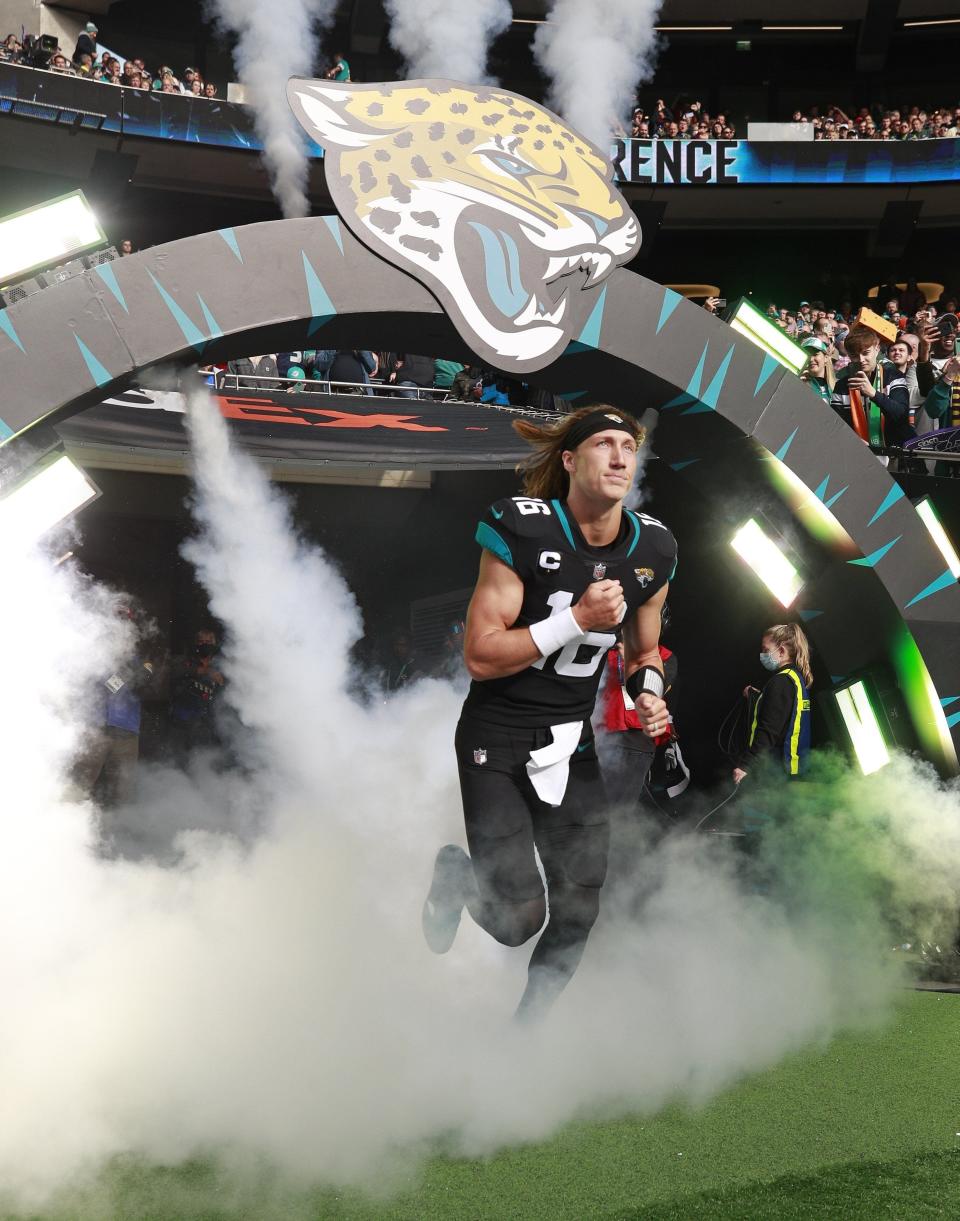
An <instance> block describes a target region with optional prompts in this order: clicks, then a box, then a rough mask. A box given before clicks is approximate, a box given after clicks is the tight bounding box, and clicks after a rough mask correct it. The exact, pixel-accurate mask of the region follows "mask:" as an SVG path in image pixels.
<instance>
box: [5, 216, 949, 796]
mask: <svg viewBox="0 0 960 1221" xmlns="http://www.w3.org/2000/svg"><path fill="white" fill-rule="evenodd" d="M584 291H585V293H589V294H590V297H589V302H588V306H587V310H586V312H585V315H584V316H585V317H586V322H585V323H584V325H583V327H582V330H581V332H580V334H579V336H578V338H577V339H576V340H575V341H574V342H572V343H570V344H569V345H568V347H567V349H566V351H565V352H564V353H563V354H562V356H561V357H560V358H559V359H558V360H556V361H554V362H553V363H552V364H551V365H548V366H547V367H546V368H544V369H542V370H540V371H539V372H538V373H535V374H531V375H529V378H528V380H530V381H533V382H535V383H537V384H539V385H542V386H544V387H546V388H548V389H551V390H554V391H555V392H558V393H561V394H563V395H564V397H565V398H567V399H568V400H569V401H570V402H571V404H572V405H576V402H577V400H578V399H580V398H582V399H583V400H584V401H587V399H588V397H589V398H596V399H601V400H603V401H607V402H612V403H619V404H621V405H622V406H624V407H631V408H632V409H634V410H637V409H638V408H639V407H643V408H648V407H649V408H654V409H656V410H657V411H658V412H659V423H658V425H657V430H656V437H655V448H656V452H657V455H658V457H659V458H661V459H662V460H663V461H665V462H666V463H667V464H668V465H669V466H670V467H672V469H673V470H675V471H677V472H678V474H679V475H680V477H682V478H684V479H688V480H691V481H692V482H693V483H694V484H696V485H698V486H699V488H700V490H702V491H703V492H704V493H705V494H706V495H708V496H716V495H718V494H720V493H725V494H729V493H730V492H731V490H734V491H737V492H738V494H740V495H741V496H742V498H743V499H744V500H749V499H750V498H751V497H752V496H753V495H754V494H755V490H756V488H757V487H758V471H761V470H762V472H763V477H764V478H766V477H767V475H768V474H769V473H770V472H773V477H774V481H775V482H776V481H777V480H779V481H780V484H781V485H782V489H781V490H782V497H783V499H784V500H785V501H786V502H787V503H788V504H792V507H793V509H795V510H796V512H797V515H798V517H799V518H800V519H803V518H804V513H805V512H809V511H811V506H812V509H813V512H814V516H815V517H817V516H818V517H819V519H820V520H819V525H817V523H814V526H813V527H811V528H812V529H813V531H814V533H816V531H817V529H820V530H821V533H823V535H824V537H823V538H822V540H821V541H822V544H823V547H822V549H823V562H822V564H821V565H820V572H819V574H818V575H817V576H815V577H814V578H813V579H812V580H811V581H809V582H808V584H807V585H806V586H805V588H804V590H803V592H802V594H801V598H800V601H799V603H798V606H797V611H798V613H799V614H800V616H801V617H802V618H803V619H804V621H805V622H806V624H807V626H808V628H809V631H810V634H811V635H812V637H813V638H814V642H815V644H816V645H817V648H818V651H819V652H820V653H821V655H822V656H823V658H824V661H825V663H826V665H827V666H828V667H829V669H830V671H831V673H832V674H833V675H834V676H835V677H837V678H840V677H844V676H846V675H847V674H849V673H850V672H851V671H852V670H854V669H856V668H857V667H858V666H859V665H865V664H867V663H868V662H869V661H870V660H875V658H874V659H871V658H870V657H869V656H859V655H858V652H857V649H858V643H859V641H860V639H861V637H862V635H863V633H862V631H861V627H862V625H863V623H864V622H866V621H867V620H868V619H869V620H870V621H871V623H872V624H873V627H874V628H876V629H877V630H879V632H880V634H881V635H882V636H883V638H884V643H883V646H882V651H883V653H884V654H885V656H886V657H887V658H888V659H889V660H890V661H891V663H892V664H893V666H894V669H895V672H896V675H897V678H898V681H899V684H900V687H901V689H902V691H903V694H904V697H905V701H906V704H907V707H908V710H909V713H910V717H911V720H912V722H913V726H914V729H915V731H916V736H917V739H918V740H919V742H920V745H921V749H922V751H923V753H924V754H925V756H926V757H927V758H929V759H931V760H932V761H933V762H935V763H936V764H937V766H938V767H939V768H940V769H941V770H942V771H944V772H947V773H950V772H956V770H957V754H958V748H960V665H958V663H957V660H956V659H957V657H958V656H960V585H958V584H957V582H956V581H955V580H954V578H953V577H952V575H951V573H950V572H949V570H947V569H945V565H944V560H943V557H942V556H941V554H940V552H939V551H938V550H937V548H936V547H935V545H934V543H933V542H932V540H931V538H930V535H929V534H928V532H927V531H926V529H925V528H924V526H923V524H922V522H921V520H920V518H919V516H918V515H917V513H916V511H915V510H914V508H913V506H912V505H911V503H910V501H909V500H908V499H906V497H905V496H904V493H903V491H902V490H901V488H900V487H899V486H898V485H897V484H896V482H895V481H894V480H893V479H892V478H891V477H890V476H889V475H888V474H887V472H886V470H885V469H884V468H883V467H882V466H881V465H880V463H878V462H877V460H876V458H875V457H874V456H873V455H872V454H871V453H870V451H869V450H868V449H867V447H866V446H865V445H863V443H862V442H861V441H860V440H859V438H858V437H857V436H856V435H855V434H854V433H853V432H852V430H850V429H849V428H847V427H846V426H845V425H844V423H843V422H842V421H841V420H840V419H839V418H838V417H837V416H836V415H835V414H834V413H833V412H832V411H831V410H830V409H829V407H827V406H826V405H825V404H823V403H822V402H821V401H820V399H819V398H818V397H817V396H816V395H814V394H813V393H811V391H810V390H809V389H808V388H807V387H806V386H804V385H803V384H802V383H801V382H800V381H799V380H798V379H797V378H795V377H793V376H792V375H790V374H788V373H786V372H785V371H784V370H783V369H782V368H781V367H780V366H779V365H778V364H777V363H776V362H775V361H773V360H772V359H771V358H770V357H768V356H766V355H765V354H764V353H763V352H762V351H761V350H760V349H759V348H757V347H756V346H755V345H753V344H751V343H750V342H749V341H747V340H745V339H743V338H742V337H740V336H739V335H738V334H737V333H735V332H734V331H732V330H731V329H730V328H729V327H727V326H726V325H724V324H723V323H722V322H720V321H719V320H718V319H716V318H714V317H712V316H711V315H710V314H708V313H706V311H704V310H702V309H699V308H697V307H695V306H693V305H692V304H690V303H689V302H687V301H684V300H683V299H682V298H681V297H679V296H678V295H677V294H676V293H674V292H672V291H671V290H669V289H665V288H664V287H663V286H662V285H659V284H656V283H654V282H652V281H650V280H647V279H645V278H643V277H642V276H640V275H637V274H635V273H633V272H631V271H628V270H626V269H623V268H620V269H618V270H616V271H614V272H613V274H612V275H610V276H609V277H608V278H607V280H606V281H604V282H603V283H601V284H599V285H597V286H596V287H595V288H592V289H589V290H584ZM379 337H382V338H383V341H384V345H385V346H390V347H392V348H397V349H400V350H403V349H404V348H408V349H410V350H415V351H427V352H430V351H433V352H443V353H444V354H449V355H451V356H455V355H460V356H463V357H468V356H470V353H469V351H468V350H467V348H466V347H465V345H464V341H463V340H462V339H461V338H460V336H459V335H458V333H457V332H456V330H455V329H454V327H453V325H452V323H451V322H450V320H449V319H448V318H447V316H446V315H445V314H444V312H443V310H442V308H441V306H440V305H439V303H438V302H437V300H436V299H435V298H434V297H433V296H432V295H431V293H430V292H429V291H428V290H427V289H426V288H425V287H423V286H422V285H421V284H420V283H419V282H418V281H417V280H415V279H413V278H412V277H411V276H410V275H408V274H407V273H406V272H403V271H401V270H399V269H398V268H397V267H394V266H392V265H391V264H389V263H387V262H385V261H384V260H382V259H381V258H380V257H379V256H377V255H376V254H374V253H372V252H371V251H370V250H369V249H367V247H365V246H364V245H362V244H361V243H360V242H359V241H358V240H357V239H356V238H354V237H353V235H352V234H351V233H350V231H349V230H348V229H347V228H346V227H345V226H344V225H342V224H341V223H340V221H339V220H338V219H337V218H335V217H315V218H308V219H304V220H288V221H271V222H266V223H263V224H256V225H249V226H246V227H243V228H237V229H221V230H217V231H215V232H211V233H205V234H201V235H198V236H195V237H190V238H185V239H182V240H180V241H176V242H172V243H169V244H168V245H165V246H158V247H154V248H153V249H150V250H148V251H145V252H143V253H142V254H139V255H135V256H132V257H128V258H125V259H122V260H120V261H118V262H114V263H105V264H102V265H101V266H99V267H97V268H95V269H93V270H90V271H88V272H86V273H85V274H84V275H82V276H78V277H76V278H74V279H71V280H68V281H66V282H65V283H63V284H60V285H57V286H56V287H54V288H50V289H47V290H45V291H44V292H42V293H40V294H37V295H34V296H32V297H28V298H26V299H24V300H23V301H21V302H19V303H18V304H16V305H14V306H12V307H10V308H8V309H7V310H3V311H0V386H2V387H3V389H2V393H0V459H2V457H3V449H4V447H5V446H8V445H10V443H11V442H14V441H16V439H17V438H18V437H20V436H22V435H24V434H28V433H29V432H30V430H32V429H34V428H36V427H37V426H38V425H40V424H42V423H44V422H47V423H56V422H58V421H59V420H62V419H64V418H66V417H67V416H69V415H72V414H74V413H76V412H78V411H82V410H83V409H84V407H87V406H90V405H91V404H93V403H96V402H99V401H101V400H102V399H104V398H106V397H108V396H109V395H110V394H114V393H117V392H118V391H120V390H121V389H123V388H124V387H125V386H126V385H128V384H129V383H130V382H131V381H132V380H133V378H134V376H135V375H136V374H137V373H138V372H139V371H140V370H143V369H145V368H148V367H149V366H151V365H154V364H158V363H160V362H163V361H169V360H179V361H215V360H216V361H219V360H226V359H230V358H232V357H236V356H241V355H246V354H247V353H249V352H260V351H277V350H298V349H301V348H303V347H316V346H319V345H320V344H321V343H322V344H323V346H327V347H338V346H340V347H343V346H352V345H353V344H355V343H356V342H365V343H367V344H368V346H369V345H370V344H371V343H375V342H376V340H377V339H378V338H379ZM773 459H776V461H773ZM804 505H806V510H805V509H804ZM824 523H826V524H824ZM877 625H879V627H878V626H877ZM873 635H874V637H876V631H874V633H873Z"/></svg>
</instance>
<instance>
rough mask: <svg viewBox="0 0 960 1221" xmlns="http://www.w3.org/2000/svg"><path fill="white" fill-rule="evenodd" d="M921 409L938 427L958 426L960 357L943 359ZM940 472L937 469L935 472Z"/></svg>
mask: <svg viewBox="0 0 960 1221" xmlns="http://www.w3.org/2000/svg"><path fill="white" fill-rule="evenodd" d="M923 409H924V411H926V413H927V415H928V416H929V417H930V419H931V420H937V421H938V424H937V425H936V426H937V427H938V428H960V357H957V356H951V357H950V358H949V359H948V360H946V361H944V364H943V367H942V369H941V370H940V376H939V378H938V379H937V381H936V382H935V383H934V386H933V388H932V389H931V391H930V393H929V394H928V395H927V397H926V399H925V400H924V404H923ZM938 465H942V466H953V465H954V464H953V463H939V464H938ZM940 473H941V472H940V471H939V470H938V471H937V474H940ZM951 473H952V472H951Z"/></svg>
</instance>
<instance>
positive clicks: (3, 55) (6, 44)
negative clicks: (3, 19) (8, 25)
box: [0, 34, 23, 64]
mask: <svg viewBox="0 0 960 1221" xmlns="http://www.w3.org/2000/svg"><path fill="white" fill-rule="evenodd" d="M22 53H23V47H22V46H21V44H20V40H19V39H18V38H17V36H16V34H8V35H7V36H6V38H5V39H4V40H3V46H0V60H2V61H3V62H4V63H8V64H18V63H19V62H20V56H21V54H22Z"/></svg>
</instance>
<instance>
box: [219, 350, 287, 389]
mask: <svg viewBox="0 0 960 1221" xmlns="http://www.w3.org/2000/svg"><path fill="white" fill-rule="evenodd" d="M227 372H228V373H233V374H236V375H237V389H238V390H277V389H279V385H278V381H277V379H278V377H279V374H278V373H277V358H276V357H275V356H274V355H273V353H269V354H267V355H265V356H241V357H240V359H239V360H229V361H227ZM253 373H256V374H259V376H258V377H251V376H250V374H253Z"/></svg>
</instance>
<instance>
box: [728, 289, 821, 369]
mask: <svg viewBox="0 0 960 1221" xmlns="http://www.w3.org/2000/svg"><path fill="white" fill-rule="evenodd" d="M730 325H731V326H732V327H733V329H734V330H735V331H738V332H739V333H740V334H741V335H743V336H744V337H745V338H747V339H749V340H750V342H751V343H755V344H756V345H757V347H758V348H763V350H764V352H766V353H767V355H768V356H772V357H773V359H774V360H776V361H778V362H779V363H780V364H781V365H783V366H784V368H785V369H789V370H790V372H791V373H801V372H802V371H803V369H804V366H805V365H806V363H807V361H808V360H809V354H808V353H807V352H806V351H805V350H804V349H803V348H801V347H800V345H799V344H798V343H794V342H793V340H792V339H788V338H787V337H786V335H785V334H784V333H783V331H781V330H780V328H779V327H778V326H774V324H773V323H772V322H771V321H770V319H769V318H767V316H766V315H765V314H762V313H761V312H760V310H758V309H757V307H756V306H755V305H751V304H750V302H749V301H748V300H747V299H746V298H745V297H744V298H743V299H742V300H740V301H738V302H737V305H736V308H735V309H734V311H733V317H732V318H731V319H730Z"/></svg>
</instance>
